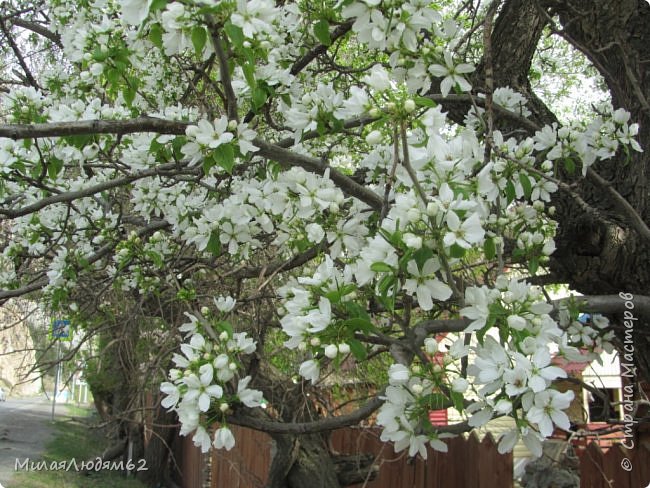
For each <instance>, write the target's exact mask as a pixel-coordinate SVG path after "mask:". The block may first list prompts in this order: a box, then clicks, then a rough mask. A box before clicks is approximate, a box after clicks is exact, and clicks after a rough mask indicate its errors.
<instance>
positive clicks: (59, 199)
mask: <svg viewBox="0 0 650 488" xmlns="http://www.w3.org/2000/svg"><path fill="white" fill-rule="evenodd" d="M177 168H178V165H177V164H176V163H167V164H162V165H160V166H157V167H155V168H152V169H147V170H143V171H139V172H137V173H134V174H132V175H130V176H125V177H123V178H118V179H114V180H109V181H105V182H103V183H99V184H97V185H94V186H91V187H88V188H84V189H83V190H77V191H70V192H65V193H58V194H56V195H52V196H51V197H46V198H43V199H42V200H39V201H37V202H35V203H32V204H31V205H27V206H26V207H22V208H19V209H17V210H11V209H3V208H0V215H3V216H4V217H0V221H1V220H6V219H13V218H16V217H22V216H23V215H29V214H31V213H34V212H38V211H39V210H42V209H43V208H45V207H47V206H49V205H53V204H55V203H70V202H73V201H74V200H77V199H79V198H84V197H89V196H91V195H94V194H96V193H101V192H103V191H105V190H110V189H111V188H117V187H120V186H123V185H126V184H128V183H132V182H134V181H137V180H141V179H143V178H148V177H151V176H157V175H162V174H164V173H165V172H168V171H170V170H174V169H177ZM184 171H191V172H193V173H196V172H198V171H200V169H198V168H195V169H190V170H188V169H185V170H184Z"/></svg>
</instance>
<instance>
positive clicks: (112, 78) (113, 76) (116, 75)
mask: <svg viewBox="0 0 650 488" xmlns="http://www.w3.org/2000/svg"><path fill="white" fill-rule="evenodd" d="M121 74H122V72H121V71H120V70H118V69H117V68H110V69H107V70H105V71H104V75H105V76H106V79H107V80H108V82H109V83H110V84H112V85H116V84H118V83H119V81H120V75H121Z"/></svg>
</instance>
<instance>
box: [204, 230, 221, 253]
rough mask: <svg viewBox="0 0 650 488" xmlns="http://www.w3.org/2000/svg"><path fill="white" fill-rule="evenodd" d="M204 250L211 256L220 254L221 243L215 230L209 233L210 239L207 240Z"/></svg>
mask: <svg viewBox="0 0 650 488" xmlns="http://www.w3.org/2000/svg"><path fill="white" fill-rule="evenodd" d="M206 249H207V250H208V252H210V253H212V255H213V256H218V255H219V254H221V241H220V240H219V231H218V230H216V229H215V230H213V231H212V232H211V233H210V239H209V240H208V245H207V246H206Z"/></svg>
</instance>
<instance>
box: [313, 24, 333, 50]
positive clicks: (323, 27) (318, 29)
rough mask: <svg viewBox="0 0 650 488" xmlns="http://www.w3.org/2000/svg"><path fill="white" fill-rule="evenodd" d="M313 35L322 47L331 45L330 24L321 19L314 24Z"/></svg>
mask: <svg viewBox="0 0 650 488" xmlns="http://www.w3.org/2000/svg"><path fill="white" fill-rule="evenodd" d="M314 35H315V36H316V39H318V41H319V42H320V43H321V44H322V45H323V46H329V45H330V44H332V39H331V38H330V24H329V22H327V20H325V19H321V20H319V21H318V22H316V24H315V25H314Z"/></svg>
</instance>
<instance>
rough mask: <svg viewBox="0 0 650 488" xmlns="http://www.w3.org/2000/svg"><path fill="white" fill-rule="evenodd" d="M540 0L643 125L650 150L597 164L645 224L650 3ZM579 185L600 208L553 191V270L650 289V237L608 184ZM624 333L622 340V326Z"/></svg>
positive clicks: (649, 326)
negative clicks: (585, 207) (582, 206)
mask: <svg viewBox="0 0 650 488" xmlns="http://www.w3.org/2000/svg"><path fill="white" fill-rule="evenodd" d="M543 4H544V6H545V7H546V8H549V9H550V11H551V13H557V14H558V15H559V19H560V23H561V25H562V28H563V31H564V37H565V38H566V39H567V41H569V42H570V43H571V44H572V45H573V46H574V47H575V48H576V49H579V50H580V51H582V52H583V53H584V54H585V56H587V58H589V60H590V61H591V62H592V63H593V65H594V66H595V67H596V69H597V70H598V71H599V72H600V74H601V75H602V76H603V78H604V79H605V82H606V83H607V86H608V88H609V90H610V93H611V96H612V103H613V105H614V108H619V107H623V108H625V109H626V110H628V111H629V112H630V113H631V121H632V122H638V123H639V135H638V137H637V140H638V141H639V143H640V144H641V145H642V146H644V145H646V147H645V151H644V152H643V153H638V152H635V151H633V152H632V154H631V155H630V156H631V157H630V158H627V156H626V155H625V154H618V155H617V156H616V157H615V158H612V159H611V160H607V161H604V162H601V163H599V164H597V165H595V166H594V169H595V171H597V172H598V174H600V175H601V176H602V177H603V178H605V179H606V180H607V181H608V182H609V183H610V184H611V186H612V187H613V188H614V189H615V190H616V191H617V192H618V193H619V194H621V195H622V196H623V197H624V198H625V199H626V200H627V201H628V202H629V203H630V204H631V205H632V207H633V208H634V209H635V211H636V212H637V213H638V214H639V216H640V217H641V218H642V220H643V221H644V222H646V223H647V222H650V208H649V206H648V190H649V188H648V165H649V163H650V147H647V143H648V141H650V105H649V102H648V100H650V56H649V55H648V52H649V51H648V44H649V43H650V7H649V6H648V5H647V4H646V2H644V1H642V0H616V1H614V0H588V1H587V0H569V1H561V2H560V1H555V0H546V1H544V2H543ZM619 152H621V151H619ZM578 191H579V192H580V193H581V195H582V196H583V198H584V199H585V200H586V201H587V202H589V204H590V205H592V206H593V207H595V208H596V209H598V212H599V213H598V214H595V215H590V214H586V213H585V212H584V211H580V210H579V209H578V207H577V205H576V204H575V202H573V201H572V200H571V199H570V198H569V197H567V196H566V195H564V194H557V195H556V197H555V199H554V204H555V205H556V207H557V209H558V212H557V214H556V218H557V220H558V222H559V223H560V227H559V229H558V234H557V239H556V241H557V247H558V249H557V251H556V253H555V254H554V255H553V259H552V263H551V265H552V270H553V272H554V274H556V275H557V276H558V277H559V278H561V279H563V280H564V281H566V282H568V283H569V284H570V285H571V287H572V288H573V289H575V290H578V291H580V292H582V293H584V294H616V293H619V292H628V293H632V294H634V295H648V294H650V293H649V292H650V267H649V266H648V263H649V262H650V243H649V242H647V241H646V240H645V239H644V238H643V237H642V236H641V235H640V234H639V233H637V232H636V231H635V230H633V229H632V226H631V225H630V221H629V219H628V218H627V217H626V216H625V215H624V214H622V213H621V212H620V211H619V210H617V208H616V206H615V205H614V204H613V201H612V198H611V197H610V196H609V195H608V194H607V192H606V191H605V189H604V188H603V187H601V186H599V185H594V184H593V183H592V182H590V181H589V180H586V181H585V180H582V181H581V182H580V185H579V187H578ZM637 318H638V322H637V323H636V326H635V329H634V341H635V360H636V362H637V366H638V367H639V368H640V373H641V375H640V376H643V377H644V378H646V379H648V378H650V362H649V361H650V341H649V339H648V334H647V333H648V331H649V330H650V317H641V316H638V317H637ZM619 332H620V334H619V337H621V338H622V336H623V332H624V330H623V328H622V327H621V328H620V329H619Z"/></svg>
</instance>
